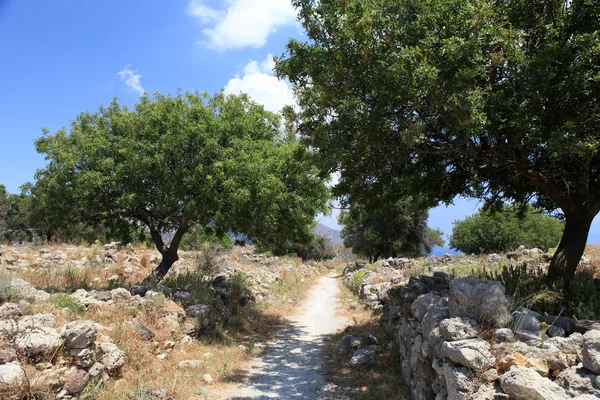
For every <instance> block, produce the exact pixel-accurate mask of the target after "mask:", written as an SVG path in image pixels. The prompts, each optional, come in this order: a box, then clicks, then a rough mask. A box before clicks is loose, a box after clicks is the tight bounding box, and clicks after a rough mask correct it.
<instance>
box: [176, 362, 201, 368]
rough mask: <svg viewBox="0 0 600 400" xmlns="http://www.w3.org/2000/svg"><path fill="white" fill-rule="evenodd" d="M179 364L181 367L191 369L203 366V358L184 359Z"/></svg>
mask: <svg viewBox="0 0 600 400" xmlns="http://www.w3.org/2000/svg"><path fill="white" fill-rule="evenodd" d="M177 366H178V367H179V368H181V369H191V368H200V367H202V360H182V361H179V363H178V364H177Z"/></svg>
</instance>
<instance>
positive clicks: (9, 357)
mask: <svg viewBox="0 0 600 400" xmlns="http://www.w3.org/2000/svg"><path fill="white" fill-rule="evenodd" d="M16 360H17V353H16V352H15V350H14V349H11V348H10V347H4V348H0V364H8V363H9V362H13V361H16Z"/></svg>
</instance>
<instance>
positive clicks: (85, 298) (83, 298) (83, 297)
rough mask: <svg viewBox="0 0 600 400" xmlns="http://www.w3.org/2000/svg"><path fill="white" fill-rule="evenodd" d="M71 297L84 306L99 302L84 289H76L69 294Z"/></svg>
mask: <svg viewBox="0 0 600 400" xmlns="http://www.w3.org/2000/svg"><path fill="white" fill-rule="evenodd" d="M71 297H72V298H73V299H75V300H77V301H78V302H79V303H81V304H82V305H84V306H86V307H87V306H91V305H94V304H99V303H100V301H98V300H96V299H95V298H94V295H93V294H91V293H89V292H88V291H87V290H85V289H78V290H76V291H75V293H72V294H71Z"/></svg>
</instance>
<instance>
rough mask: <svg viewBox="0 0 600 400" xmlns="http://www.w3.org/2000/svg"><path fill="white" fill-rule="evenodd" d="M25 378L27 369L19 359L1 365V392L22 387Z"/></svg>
mask: <svg viewBox="0 0 600 400" xmlns="http://www.w3.org/2000/svg"><path fill="white" fill-rule="evenodd" d="M24 380H25V371H23V368H21V364H19V363H18V362H17V361H13V362H9V363H7V364H2V365H0V394H1V393H2V392H6V391H12V390H15V389H18V388H20V387H21V386H22V385H23V383H24ZM0 397H1V396H0Z"/></svg>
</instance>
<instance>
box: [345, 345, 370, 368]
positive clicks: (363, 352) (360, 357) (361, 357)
mask: <svg viewBox="0 0 600 400" xmlns="http://www.w3.org/2000/svg"><path fill="white" fill-rule="evenodd" d="M349 364H350V366H351V367H352V368H360V367H368V366H370V365H373V364H375V353H374V352H373V351H372V350H369V349H360V350H356V351H355V352H354V354H353V355H352V358H351V359H350V362H349Z"/></svg>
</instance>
